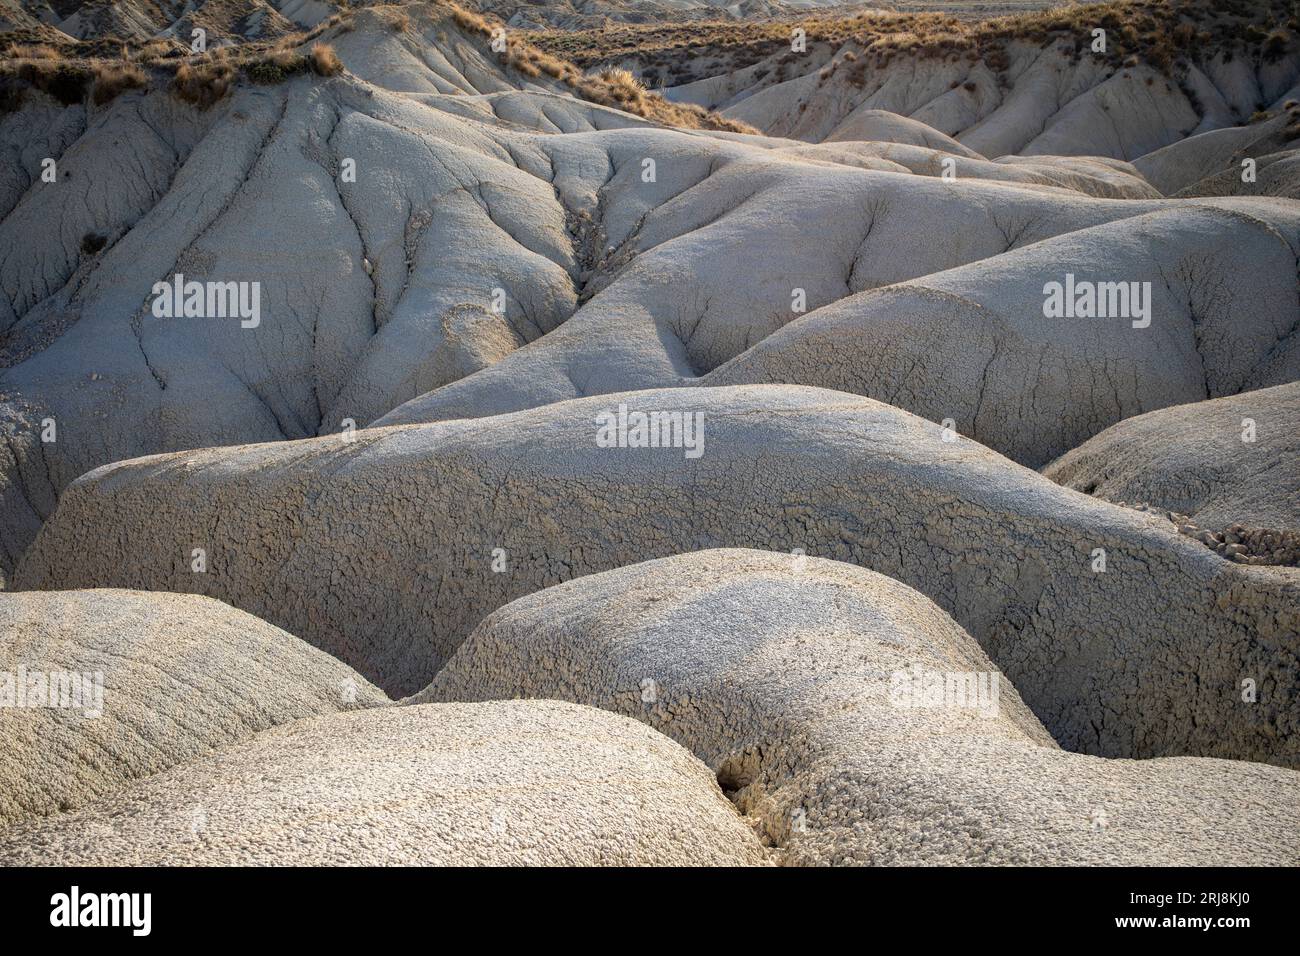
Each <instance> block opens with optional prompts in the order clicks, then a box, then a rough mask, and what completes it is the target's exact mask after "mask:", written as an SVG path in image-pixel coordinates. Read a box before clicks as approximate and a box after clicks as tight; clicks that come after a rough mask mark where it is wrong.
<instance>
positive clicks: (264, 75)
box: [244, 50, 307, 85]
mask: <svg viewBox="0 0 1300 956" xmlns="http://www.w3.org/2000/svg"><path fill="white" fill-rule="evenodd" d="M306 69H307V57H306V56H304V55H303V54H301V53H299V52H297V51H296V50H272V51H271V52H270V53H268V54H267V55H266V56H264V57H262V58H261V59H257V60H250V61H248V62H247V63H245V64H244V72H245V73H247V74H248V78H249V79H250V80H252V81H253V82H254V83H262V84H266V85H274V84H276V83H283V82H284V81H285V80H287V79H288V78H289V77H290V76H293V75H294V74H295V73H301V72H303V71H304V70H306Z"/></svg>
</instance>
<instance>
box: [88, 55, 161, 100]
mask: <svg viewBox="0 0 1300 956" xmlns="http://www.w3.org/2000/svg"><path fill="white" fill-rule="evenodd" d="M94 74H95V87H94V92H93V94H92V99H93V100H94V102H95V105H96V106H103V105H104V104H105V103H108V102H111V101H112V100H113V99H115V98H116V97H117V96H118V95H119V94H122V93H125V92H126V91H127V90H138V89H142V88H144V87H145V86H147V85H148V84H149V75H148V74H147V73H145V71H144V70H142V69H140V67H138V66H136V65H135V64H134V63H129V62H125V61H123V62H121V63H96V64H95V66H94Z"/></svg>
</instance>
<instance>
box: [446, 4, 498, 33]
mask: <svg viewBox="0 0 1300 956" xmlns="http://www.w3.org/2000/svg"><path fill="white" fill-rule="evenodd" d="M451 18H452V19H453V20H455V21H456V25H457V26H458V27H460V28H461V29H462V30H471V31H473V32H475V33H482V34H483V35H484V36H487V35H488V34H490V33H491V32H492V24H490V23H488V21H487V20H486V19H485V18H484V17H481V16H479V15H478V14H477V13H473V12H472V11H469V10H466V9H465V8H464V7H460V6H457V5H455V4H452V6H451Z"/></svg>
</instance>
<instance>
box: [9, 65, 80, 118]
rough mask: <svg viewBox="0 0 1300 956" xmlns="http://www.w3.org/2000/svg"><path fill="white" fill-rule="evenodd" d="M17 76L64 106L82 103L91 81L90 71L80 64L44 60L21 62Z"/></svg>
mask: <svg viewBox="0 0 1300 956" xmlns="http://www.w3.org/2000/svg"><path fill="white" fill-rule="evenodd" d="M18 76H19V77H20V78H21V79H23V80H25V81H26V82H28V83H30V84H31V85H32V86H34V87H36V88H37V89H38V90H40V91H42V92H43V93H48V94H49V95H50V96H52V97H54V98H55V99H56V100H58V101H59V102H60V103H62V104H63V105H64V106H72V105H73V104H74V103H81V102H84V101H85V99H86V90H87V88H88V87H89V86H90V79H91V73H90V69H89V68H87V67H85V66H83V65H81V64H80V63H72V62H62V61H58V60H46V59H40V60H23V61H21V62H20V63H19V65H18Z"/></svg>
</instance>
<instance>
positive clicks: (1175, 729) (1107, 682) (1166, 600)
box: [15, 386, 1300, 765]
mask: <svg viewBox="0 0 1300 956" xmlns="http://www.w3.org/2000/svg"><path fill="white" fill-rule="evenodd" d="M620 406H625V408H626V410H627V411H628V412H646V413H648V412H650V411H652V410H653V411H657V412H660V413H661V414H663V413H666V414H670V415H671V414H676V415H677V416H678V417H679V419H680V420H681V421H683V422H686V421H689V422H691V423H695V422H698V421H699V419H696V417H695V416H698V415H702V416H704V417H703V421H704V422H705V423H706V424H705V425H703V426H702V427H703V431H702V432H701V433H700V442H701V443H700V444H698V446H697V447H696V451H697V452H698V454H692V453H691V452H692V450H691V449H689V448H671V447H665V448H636V447H622V448H620V447H601V445H599V444H598V443H597V433H598V428H597V424H596V423H597V421H598V420H599V416H601V415H602V413H604V414H614V415H615V416H617V414H618V410H619V407H620ZM713 546H734V547H750V548H760V549H764V550H772V551H786V552H790V551H793V550H794V549H798V548H802V549H804V550H805V551H806V553H808V554H810V555H816V556H820V557H828V558H836V559H838V560H843V561H849V562H852V563H855V564H858V565H861V566H863V567H867V568H871V569H873V570H876V571H879V572H882V573H884V574H887V575H889V576H890V577H893V578H895V579H897V580H900V581H903V582H905V583H907V584H909V585H911V586H913V587H915V588H917V589H918V590H919V591H921V592H922V593H923V594H925V595H927V596H929V597H930V598H932V599H933V600H935V601H936V602H937V603H938V604H939V605H940V606H941V607H943V608H944V609H945V610H947V611H948V612H949V613H951V614H952V615H953V617H954V618H956V620H957V621H958V622H959V623H960V624H961V625H962V626H963V627H965V628H966V629H967V630H968V631H969V632H970V633H971V634H972V636H974V637H975V638H976V639H977V640H979V641H980V642H981V644H982V645H983V646H984V647H985V649H986V650H987V652H988V653H989V656H990V657H991V658H992V659H993V660H994V661H995V662H996V663H997V665H998V666H999V667H1000V668H1001V669H1002V670H1003V671H1004V672H1005V673H1006V674H1007V676H1008V677H1009V678H1010V679H1011V680H1012V681H1013V682H1014V683H1015V685H1016V687H1017V689H1018V690H1019V692H1020V694H1021V695H1022V696H1023V697H1024V699H1025V701H1026V702H1027V703H1028V704H1029V706H1030V707H1031V708H1033V710H1034V712H1035V713H1036V714H1037V715H1038V717H1039V718H1040V719H1041V720H1042V721H1043V723H1044V724H1045V725H1046V726H1047V727H1048V729H1049V730H1050V731H1051V732H1052V733H1053V735H1054V736H1055V737H1056V738H1057V740H1059V741H1060V742H1061V743H1062V745H1063V746H1066V747H1068V748H1069V749H1072V750H1085V751H1088V752H1090V753H1098V754H1104V755H1108V756H1154V755H1159V754H1171V753H1176V754H1200V755H1215V756H1231V757H1237V758H1243V759H1254V760H1262V761H1271V762H1276V763H1280V764H1284V765H1295V764H1296V763H1297V762H1300V761H1298V759H1297V749H1296V748H1297V745H1298V742H1297V737H1296V735H1295V733H1294V730H1295V727H1296V723H1297V717H1298V716H1300V711H1298V710H1297V700H1298V699H1300V698H1298V697H1297V695H1296V693H1295V688H1296V687H1297V686H1298V684H1300V661H1298V660H1297V654H1296V651H1297V648H1296V645H1295V635H1296V633H1297V624H1298V623H1300V577H1297V573H1296V572H1295V571H1294V570H1293V569H1280V568H1262V567H1252V566H1246V565H1241V564H1237V563H1234V562H1231V561H1227V560H1224V559H1223V558H1221V557H1220V556H1218V555H1216V554H1214V553H1212V552H1211V551H1209V550H1208V549H1206V548H1205V547H1204V546H1203V545H1201V544H1200V543H1199V542H1196V541H1193V540H1191V539H1190V538H1188V537H1186V536H1185V535H1180V534H1179V533H1178V532H1177V530H1176V529H1175V528H1174V527H1173V526H1172V525H1170V524H1169V522H1168V521H1167V520H1164V519H1163V518H1157V517H1155V516H1151V515H1143V514H1139V513H1136V512H1134V511H1131V510H1129V509H1126V508H1119V507H1115V506H1112V505H1109V504H1106V503H1104V502H1101V501H1098V500H1095V499H1091V498H1089V497H1087V496H1085V495H1081V494H1079V493H1077V492H1073V491H1069V490H1066V489H1063V488H1061V487H1059V486H1058V485H1056V484H1053V483H1052V482H1050V481H1048V480H1047V479H1045V478H1043V477H1041V476H1040V475H1037V474H1035V473H1034V472H1032V471H1029V470H1028V469H1025V468H1022V467H1020V466H1018V465H1016V464H1014V463H1012V462H1010V461H1008V460H1007V459H1005V458H1003V457H1001V456H1000V455H998V454H996V453H994V452H992V451H990V450H988V449H987V448H985V447H983V446H981V445H979V444H976V443H975V442H972V441H969V440H967V439H963V438H960V437H959V436H956V435H955V434H953V433H951V432H950V431H945V430H944V429H942V428H941V427H940V426H939V425H936V424H933V423H931V422H927V421H925V420H924V419H921V418H917V417H915V416H913V415H910V414H908V413H906V412H903V411H901V410H899V409H896V408H892V407H890V406H887V405H883V404H880V403H878V402H874V401H871V400H870V399H864V398H858V397H855V396H850V395H846V394H843V393H839V392H832V391H826V390H821V389H810V388H802V387H790V386H785V387H781V386H743V387H729V388H694V389H685V388H683V389H667V390H661V391H651V392H636V393H621V394H618V395H613V396H599V397H594V398H587V399H580V400H574V401H569V402H562V403H557V404H553V405H549V406H547V407H545V408H541V409H537V410H533V411H528V412H521V413H516V414H513V415H499V416H492V417H488V418H480V419H468V420H460V421H454V422H447V423H441V424H434V425H422V426H407V427H395V428H373V429H368V430H365V431H362V432H359V433H357V435H356V436H355V437H354V438H353V439H352V440H350V441H349V440H346V439H345V438H344V437H343V436H337V435H336V436H329V437H325V438H318V439H315V440H312V441H297V442H280V443H270V444H262V445H253V446H246V447H243V448H237V449H230V448H226V449H212V450H206V451H193V452H182V453H177V454H173V455H166V456H158V457H153V458H146V459H141V460H138V461H134V462H123V463H118V464H115V465H111V466H106V467H104V468H101V469H99V470H97V471H94V472H92V473H90V474H88V475H86V476H84V477H83V478H82V479H80V480H79V481H77V482H76V483H74V484H73V485H71V486H70V487H69V488H68V489H67V490H66V491H65V492H64V495H63V498H62V500H61V502H60V505H59V509H58V511H57V512H56V513H55V515H54V517H53V518H52V519H51V520H50V521H48V522H47V523H46V525H45V527H44V528H43V529H42V531H41V534H40V536H39V537H38V538H37V540H36V543H35V544H34V545H33V547H32V549H31V551H30V552H29V554H28V555H27V557H26V559H25V560H24V562H23V564H22V565H21V566H20V568H19V571H18V574H17V576H16V579H15V584H16V586H17V587H19V588H42V589H45V588H84V587H133V588H146V589H157V590H170V591H197V592H199V593H204V594H209V595H212V596H215V597H219V598H220V599H222V600H224V601H227V602H229V603H231V604H233V605H235V606H236V607H239V608H242V609H244V610H247V611H249V612H250V613H253V614H256V615H258V616H259V617H263V618H265V619H266V620H268V621H270V622H272V623H274V624H276V625H278V626H280V627H283V628H284V629H286V630H287V631H289V632H290V633H293V634H295V635H297V636H299V637H301V638H303V639H304V640H307V641H309V642H311V643H313V644H315V645H316V646H317V647H320V648H321V649H323V650H326V651H328V652H330V653H331V654H334V655H335V656H337V657H340V658H341V659H342V660H344V661H345V662H347V663H348V664H350V665H351V666H353V667H355V668H356V669H357V670H358V671H359V672H360V673H362V674H363V675H365V676H366V677H367V679H369V680H372V681H374V682H375V683H376V684H378V685H379V686H380V687H382V688H383V689H384V690H385V691H387V692H388V693H390V694H392V695H400V694H406V693H413V692H414V691H416V690H418V689H420V688H421V687H423V686H424V684H426V683H427V682H428V681H429V680H430V679H431V678H432V677H433V676H434V674H436V673H437V671H438V669H439V668H440V667H441V666H442V665H443V664H444V663H445V661H446V660H447V658H448V657H450V656H451V654H452V653H453V652H454V651H455V649H456V648H457V647H458V646H459V644H460V643H461V642H462V641H463V640H464V639H465V638H466V637H467V636H468V635H469V634H470V632H471V631H472V630H473V629H474V627H475V626H476V625H477V624H478V622H479V621H481V620H482V619H483V617H484V616H486V615H487V614H488V613H490V612H491V611H493V610H495V609H496V608H497V607H500V606H501V605H502V604H505V603H506V602H508V601H509V600H511V599H513V598H515V597H518V596H521V595H523V594H528V593H531V592H532V591H536V590H539V589H541V588H544V587H547V586H549V585H552V584H557V583H559V582H561V581H564V580H567V579H569V578H572V577H577V576H581V575H583V574H590V573H593V572H596V571H604V570H608V569H610V568H616V567H619V566H621V565H624V564H629V563H633V562H636V561H639V560H643V559H645V558H647V557H656V556H665V555H670V554H676V553H679V552H683V551H692V550H697V549H699V548H703V547H713ZM195 548H200V549H202V550H203V552H204V554H205V556H206V568H207V570H206V571H204V572H202V573H195V572H194V570H193V561H192V556H193V551H194V549H195ZM1098 549H1100V552H1099V551H1098ZM1099 553H1101V554H1103V556H1104V561H1103V564H1102V565H1100V566H1101V567H1104V569H1105V570H1104V571H1098V570H1096V568H1097V567H1098V565H1097V564H1096V561H1097V557H1098V554H1099ZM1152 607H1159V608H1161V609H1162V610H1161V613H1160V614H1151V613H1148V609H1150V608H1152ZM1253 674H1260V675H1261V676H1262V675H1264V674H1267V680H1268V684H1269V687H1270V688H1271V690H1270V692H1269V693H1268V694H1267V695H1264V696H1263V697H1261V698H1260V699H1259V700H1258V701H1257V702H1255V703H1254V704H1253V705H1252V706H1243V705H1242V703H1241V697H1240V694H1239V685H1240V682H1241V680H1242V678H1243V676H1249V675H1253ZM1257 683H1259V682H1258V681H1257ZM1153 694H1154V695H1156V698H1157V699H1159V700H1160V701H1161V703H1160V704H1159V706H1154V705H1152V704H1151V703H1150V701H1151V700H1152V695H1153Z"/></svg>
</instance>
